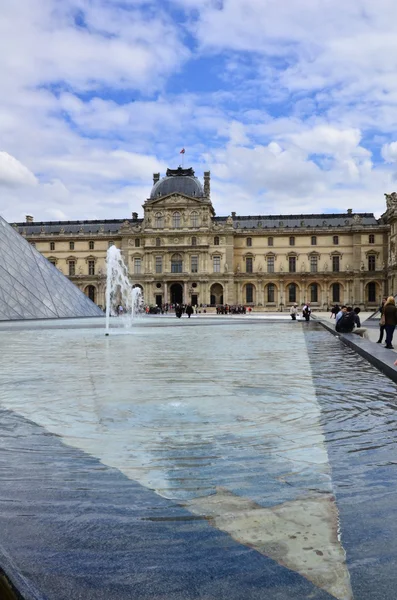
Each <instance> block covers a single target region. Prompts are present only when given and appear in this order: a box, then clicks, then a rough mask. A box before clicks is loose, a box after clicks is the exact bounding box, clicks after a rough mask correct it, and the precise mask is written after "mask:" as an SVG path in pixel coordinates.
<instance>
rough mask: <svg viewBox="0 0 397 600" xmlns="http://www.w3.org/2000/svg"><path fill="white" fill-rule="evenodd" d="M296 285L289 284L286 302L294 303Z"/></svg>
mask: <svg viewBox="0 0 397 600" xmlns="http://www.w3.org/2000/svg"><path fill="white" fill-rule="evenodd" d="M296 289H297V287H296V283H290V284H289V286H288V302H296Z"/></svg>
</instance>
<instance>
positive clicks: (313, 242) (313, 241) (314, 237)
mask: <svg viewBox="0 0 397 600" xmlns="http://www.w3.org/2000/svg"><path fill="white" fill-rule="evenodd" d="M312 246H317V236H315V235H312Z"/></svg>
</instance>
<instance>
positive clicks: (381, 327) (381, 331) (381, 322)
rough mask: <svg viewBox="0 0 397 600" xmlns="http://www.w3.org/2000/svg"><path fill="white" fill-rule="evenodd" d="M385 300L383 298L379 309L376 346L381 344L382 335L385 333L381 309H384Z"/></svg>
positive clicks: (383, 316)
mask: <svg viewBox="0 0 397 600" xmlns="http://www.w3.org/2000/svg"><path fill="white" fill-rule="evenodd" d="M386 300H387V298H383V300H382V304H381V306H380V307H379V312H380V319H379V339H378V341H377V342H376V343H377V344H381V343H382V340H383V335H384V333H385V315H384V314H383V309H384V307H385V304H386Z"/></svg>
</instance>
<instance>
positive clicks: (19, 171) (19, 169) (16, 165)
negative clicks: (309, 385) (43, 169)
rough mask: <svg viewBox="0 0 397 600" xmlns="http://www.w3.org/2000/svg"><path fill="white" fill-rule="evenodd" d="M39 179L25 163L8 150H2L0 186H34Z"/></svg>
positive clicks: (0, 154) (0, 156) (0, 155)
mask: <svg viewBox="0 0 397 600" xmlns="http://www.w3.org/2000/svg"><path fill="white" fill-rule="evenodd" d="M36 184H37V179H36V177H35V176H34V175H33V173H32V172H31V171H29V169H28V168H27V167H25V165H23V164H22V163H21V162H19V160H17V159H16V158H15V157H14V156H11V155H10V154H8V153H7V152H0V186H7V187H8V186H32V185H36Z"/></svg>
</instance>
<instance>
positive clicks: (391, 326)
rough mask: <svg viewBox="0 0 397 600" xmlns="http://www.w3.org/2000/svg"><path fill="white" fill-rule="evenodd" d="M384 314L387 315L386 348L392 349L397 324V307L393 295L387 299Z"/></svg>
mask: <svg viewBox="0 0 397 600" xmlns="http://www.w3.org/2000/svg"><path fill="white" fill-rule="evenodd" d="M383 314H384V316H385V331H386V348H390V349H391V350H392V349H393V346H392V341H393V334H394V330H395V328H396V325H397V308H396V302H395V300H394V298H393V296H389V297H388V299H387V300H386V303H385V306H384V308H383Z"/></svg>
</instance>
